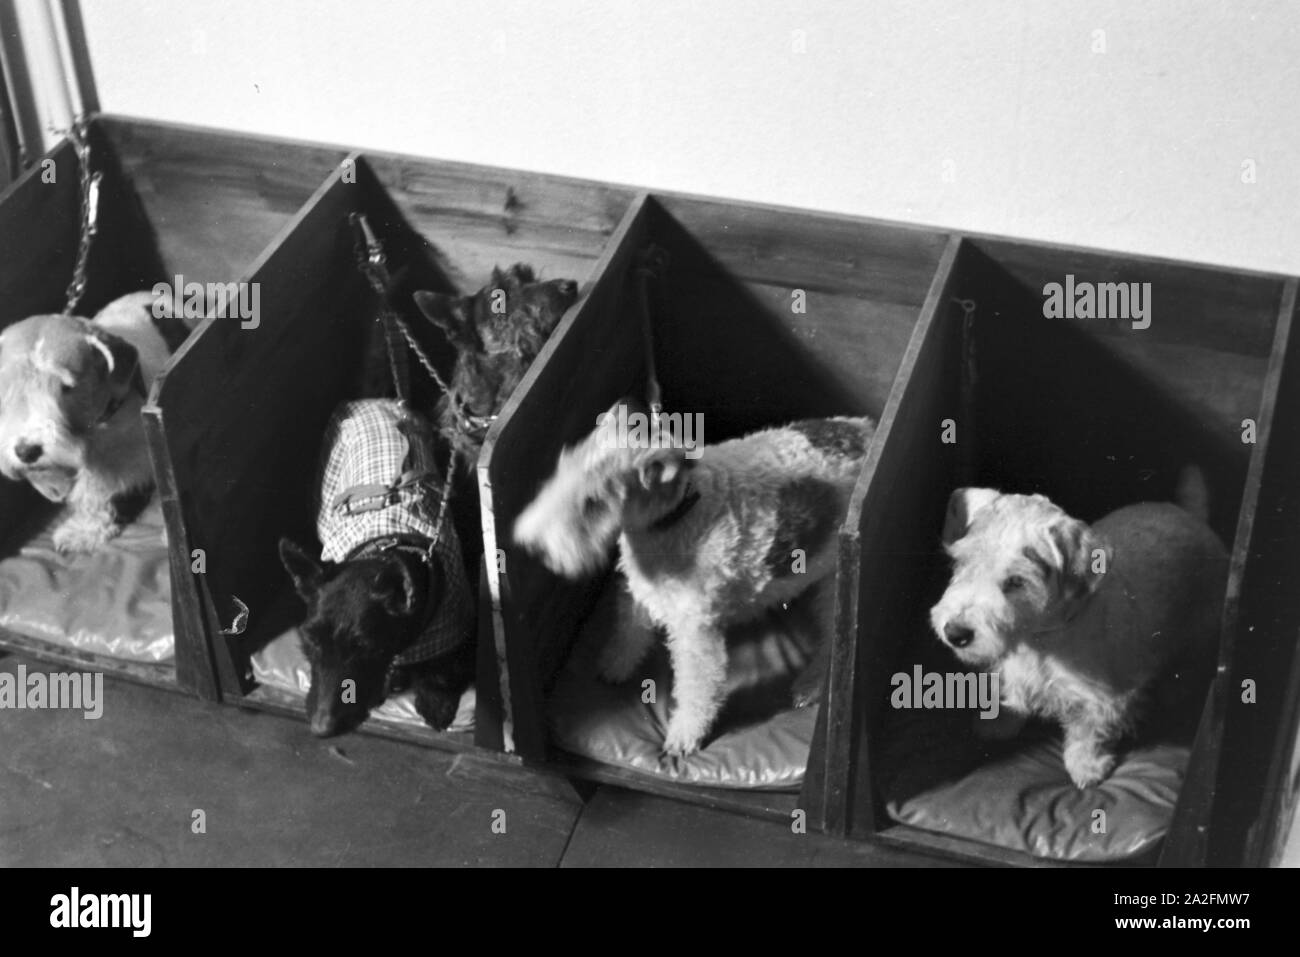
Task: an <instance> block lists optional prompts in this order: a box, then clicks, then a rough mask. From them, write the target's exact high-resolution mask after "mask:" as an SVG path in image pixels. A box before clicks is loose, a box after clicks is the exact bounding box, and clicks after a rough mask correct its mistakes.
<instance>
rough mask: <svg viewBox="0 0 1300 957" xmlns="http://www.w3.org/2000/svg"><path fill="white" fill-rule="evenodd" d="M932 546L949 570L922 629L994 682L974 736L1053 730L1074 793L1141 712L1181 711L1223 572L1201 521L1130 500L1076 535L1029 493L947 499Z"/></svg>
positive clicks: (973, 491) (1208, 633)
mask: <svg viewBox="0 0 1300 957" xmlns="http://www.w3.org/2000/svg"><path fill="white" fill-rule="evenodd" d="M943 544H944V547H945V549H946V550H947V552H948V554H949V555H950V556H951V557H952V559H953V563H954V567H953V573H952V579H951V581H950V583H949V585H948V587H947V590H946V591H945V592H944V593H943V597H942V598H940V600H939V602H938V604H936V605H935V606H934V607H933V608H932V609H931V611H930V623H931V626H932V627H933V628H934V632H935V634H936V635H937V636H938V637H939V639H940V640H941V641H943V642H944V643H946V644H947V645H948V646H949V647H950V648H952V650H953V651H954V652H955V653H956V655H957V657H958V658H959V659H961V660H962V661H963V662H965V663H967V664H970V665H974V666H976V667H979V668H982V669H985V670H988V671H996V672H999V673H1000V675H1001V689H1002V691H1001V694H1002V709H1001V714H1000V715H999V717H998V718H997V719H996V720H995V721H991V722H977V723H976V724H977V728H978V726H984V727H983V729H982V730H984V731H985V732H987V734H986V736H991V737H1004V738H1009V737H1014V736H1015V734H1016V733H1018V732H1019V730H1020V728H1021V726H1022V725H1023V724H1024V722H1025V720H1026V719H1027V718H1028V717H1031V716H1036V717H1042V718H1047V719H1050V720H1053V721H1056V722H1058V723H1059V724H1061V725H1062V726H1063V728H1064V731H1065V754H1064V757H1065V769H1066V771H1067V772H1068V773H1069V775H1070V779H1071V780H1072V781H1073V782H1074V784H1075V785H1076V786H1077V787H1079V788H1087V787H1091V786H1092V785H1095V784H1098V783H1100V782H1101V781H1102V780H1104V779H1105V778H1106V777H1107V776H1108V775H1109V774H1110V773H1111V771H1112V770H1113V769H1114V767H1115V762H1116V751H1117V745H1118V744H1119V742H1120V741H1121V740H1123V739H1124V738H1125V737H1126V736H1129V735H1131V734H1133V733H1134V732H1135V731H1136V730H1137V726H1138V724H1139V722H1140V721H1141V719H1142V718H1143V715H1144V714H1145V713H1146V711H1147V706H1148V704H1152V705H1156V704H1160V705H1162V706H1164V705H1168V706H1170V707H1178V705H1176V704H1175V702H1176V701H1179V700H1181V701H1182V703H1184V704H1185V703H1187V702H1188V701H1190V700H1193V699H1192V698H1191V696H1192V695H1193V694H1194V693H1195V691H1196V690H1198V689H1197V688H1196V687H1195V686H1196V685H1197V683H1198V681H1199V679H1200V677H1201V673H1202V672H1201V669H1204V668H1205V667H1206V666H1207V664H1208V663H1209V662H1210V661H1211V660H1212V655H1213V648H1214V647H1215V639H1216V635H1217V628H1218V622H1219V613H1220V610H1221V607H1222V600H1223V590H1224V581H1225V577H1226V574H1227V562H1228V559H1227V554H1226V552H1225V551H1224V548H1223V546H1222V545H1221V544H1220V542H1219V540H1218V538H1217V537H1216V536H1215V534H1214V533H1213V532H1212V531H1211V530H1210V528H1209V527H1208V526H1207V525H1206V524H1205V522H1204V521H1203V520H1202V519H1201V518H1200V517H1197V516H1194V515H1192V514H1191V513H1189V512H1188V511H1186V510H1184V509H1183V508H1180V507H1179V506H1177V505H1174V504H1171V503H1143V504H1138V505H1129V506H1126V507H1124V508H1121V509H1119V510H1117V511H1115V512H1112V513H1110V514H1109V515H1107V516H1105V517H1104V518H1102V519H1101V520H1100V521H1098V522H1096V523H1095V524H1093V525H1092V526H1089V525H1086V524H1085V523H1083V522H1081V521H1079V520H1078V519H1075V518H1071V517H1070V516H1069V515H1067V514H1066V513H1065V512H1064V511H1062V510H1061V509H1060V508H1058V507H1057V506H1056V505H1054V504H1052V502H1050V501H1049V500H1048V499H1046V498H1044V497H1043V496H1041V495H1004V494H1002V493H1000V492H998V491H995V490H993V489H987V488H959V489H957V490H956V491H954V492H953V493H952V496H951V497H950V499H949V502H948V513H947V518H946V521H945V523H944V531H943ZM1201 690H1203V687H1202V689H1201ZM990 726H992V727H990Z"/></svg>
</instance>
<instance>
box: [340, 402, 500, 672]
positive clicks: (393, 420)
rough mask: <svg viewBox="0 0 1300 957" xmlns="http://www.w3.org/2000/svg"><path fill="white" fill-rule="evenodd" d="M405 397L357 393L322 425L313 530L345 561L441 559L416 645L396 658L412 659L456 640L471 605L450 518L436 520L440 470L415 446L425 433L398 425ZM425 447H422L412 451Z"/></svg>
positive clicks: (469, 621)
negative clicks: (386, 556)
mask: <svg viewBox="0 0 1300 957" xmlns="http://www.w3.org/2000/svg"><path fill="white" fill-rule="evenodd" d="M403 417H404V413H403V408H402V404H401V403H400V402H398V401H396V400H392V399H362V400H358V401H354V402H347V403H344V404H343V405H341V406H339V408H338V409H337V410H336V411H335V413H334V415H333V417H332V418H331V419H330V422H329V425H328V426H327V427H326V429H325V437H324V441H323V447H324V449H325V450H326V451H325V459H324V461H323V462H322V467H321V481H320V484H319V496H320V497H319V500H318V504H317V513H316V514H317V518H316V532H317V535H318V536H319V538H320V540H321V544H322V546H323V547H322V548H321V558H322V559H323V560H325V561H329V562H343V561H347V560H349V559H352V558H357V557H361V556H364V555H372V554H375V553H382V552H385V551H388V550H391V549H402V550H406V551H411V552H414V553H416V554H418V555H419V556H420V558H421V560H422V561H423V562H424V563H425V565H426V566H427V567H428V568H429V569H430V573H431V574H432V571H433V564H434V563H435V562H437V563H438V565H439V566H440V567H441V569H442V572H443V576H444V584H443V587H442V592H443V594H442V595H441V599H442V600H441V601H440V602H439V601H436V599H435V596H433V595H430V596H429V600H428V605H429V608H430V609H435V608H436V611H437V614H430V615H429V616H428V620H427V621H426V622H425V625H424V629H423V631H422V632H421V634H420V637H419V639H418V640H417V641H416V643H415V644H414V645H412V646H411V647H410V648H408V649H406V650H405V651H404V652H402V654H401V655H399V656H398V657H397V659H396V660H395V661H394V666H400V665H409V664H413V663H415V662H418V661H425V660H427V659H429V658H434V657H437V656H439V655H442V654H445V653H447V652H449V651H451V650H453V649H455V648H457V647H459V646H460V645H461V644H462V643H463V642H464V641H465V640H466V639H467V638H468V637H469V634H470V631H471V630H472V627H473V614H474V608H473V605H472V602H471V599H470V592H469V585H468V583H467V582H466V579H465V567H464V559H463V558H462V556H461V551H460V540H459V538H458V537H457V535H456V530H455V528H454V527H453V526H452V523H451V521H450V520H449V519H448V518H447V517H446V516H445V513H444V515H443V518H442V521H441V523H440V522H439V517H438V516H439V504H440V503H439V494H438V493H439V489H440V488H441V487H442V480H441V477H440V476H439V475H438V474H437V472H436V471H435V470H434V469H433V468H432V467H427V466H425V467H421V466H420V465H419V464H418V463H421V462H432V461H433V456H432V451H433V450H432V448H431V447H430V448H423V449H415V448H412V444H413V443H414V442H425V441H427V439H426V438H424V437H423V436H421V435H419V434H416V433H414V432H412V433H410V435H411V436H412V437H411V438H408V434H407V433H404V432H402V431H401V430H400V429H399V428H398V422H399V421H401V420H402V418H403ZM417 453H422V454H417Z"/></svg>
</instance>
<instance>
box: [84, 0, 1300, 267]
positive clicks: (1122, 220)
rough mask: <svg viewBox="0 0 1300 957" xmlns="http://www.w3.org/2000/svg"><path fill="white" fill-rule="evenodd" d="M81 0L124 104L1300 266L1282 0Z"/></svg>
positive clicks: (1294, 119)
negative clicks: (1250, 178)
mask: <svg viewBox="0 0 1300 957" xmlns="http://www.w3.org/2000/svg"><path fill="white" fill-rule="evenodd" d="M81 2H82V6H83V16H84V19H85V22H86V28H87V33H88V34H89V37H90V46H91V53H92V58H93V63H94V69H95V73H96V76H97V79H98V85H99V93H100V100H101V103H102V106H103V108H104V109H105V110H106V111H112V112H118V113H127V114H135V115H140V116H148V117H155V118H160V119H167V120H175V121H183V122H189V123H197V124H201V125H212V126H221V127H230V128H235V129H240V130H250V131H258V132H265V133H271V134H279V135H284V136H290V137H299V138H307V139H319V140H326V141H331V142H338V143H343V144H347V145H355V146H363V147H372V148H378V149H388V150H395V151H403V152H412V153H419V154H425V155H432V156H441V157H447V158H454V159H462V160H469V161H473V162H483V163H491V164H497V165H505V166H516V167H524V168H529V169H536V170H542V171H548V172H556V173H565V174H570V175H574V176H582V177H590V178H594V179H604V180H611V181H618V182H626V183H631V184H636V185H644V186H652V187H654V186H657V187H661V188H671V189H677V190H684V191H690V192H699V193H706V194H713V195H721V196H734V197H739V198H743V199H751V200H760V201H766V202H772V203H780V204H788V205H793V206H804V207H813V208H818V209H827V210H836V211H841V212H847V213H856V214H864V215H871V216H879V217H884V218H888V219H901V220H909V221H914V222H922V223H930V224H937V225H942V226H949V227H957V228H964V229H970V230H978V231H986V232H995V233H1005V234H1009V235H1015V236H1024V237H1030V238H1040V239H1048V240H1056V241H1061V242H1069V243H1077V244H1081V245H1089V246H1099V247H1105V248H1111V249H1119V250H1131V251H1138V252H1145V253H1151V254H1157V255H1165V256H1170V257H1175V258H1182V259H1193V260H1202V261H1208V262H1218V263H1224V264H1230V265H1235V266H1242V267H1250V268H1256V269H1264V270H1275V271H1282V272H1291V273H1300V228H1297V221H1298V220H1300V110H1298V107H1300V4H1298V3H1291V2H1287V0H1276V2H1265V0H1223V2H1210V0H1200V2H1195V0H1134V2H1118V0H1116V2H1108V0H1038V2H1035V0H1019V2H1016V0H1002V2H992V0H929V2H917V0H906V2H904V0H897V2H896V0H869V2H849V0H844V2H836V0H805V2H795V0H789V2H782V0H713V2H703V0H696V2H688V0H651V2H633V0H606V2H597V0H546V2H518V0H474V2H472V3H466V2H464V0H460V2H452V0H383V2H368V0H312V2H308V0H275V2H265V0H184V2H176V0H81ZM1098 31H1103V32H1098ZM1103 43H1104V52H1099V51H1100V49H1101V46H1102V44H1103ZM801 49H802V52H801ZM1249 163H1253V165H1254V170H1255V178H1256V182H1254V183H1245V182H1243V181H1242V180H1243V164H1249Z"/></svg>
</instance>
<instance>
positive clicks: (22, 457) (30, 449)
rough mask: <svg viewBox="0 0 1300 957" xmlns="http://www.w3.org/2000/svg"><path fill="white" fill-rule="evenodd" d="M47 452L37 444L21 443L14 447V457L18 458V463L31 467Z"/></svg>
mask: <svg viewBox="0 0 1300 957" xmlns="http://www.w3.org/2000/svg"><path fill="white" fill-rule="evenodd" d="M44 451H45V450H44V449H43V448H41V447H40V446H39V445H37V444H36V443H35V442H19V443H18V444H17V445H15V446H14V455H16V456H18V461H19V462H22V463H23V465H31V464H32V463H33V462H35V461H37V460H38V459H39V458H40V457H41V453H42V452H44Z"/></svg>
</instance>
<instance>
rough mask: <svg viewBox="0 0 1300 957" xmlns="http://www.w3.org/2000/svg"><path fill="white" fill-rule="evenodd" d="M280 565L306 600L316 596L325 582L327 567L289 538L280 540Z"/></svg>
mask: <svg viewBox="0 0 1300 957" xmlns="http://www.w3.org/2000/svg"><path fill="white" fill-rule="evenodd" d="M280 564H282V565H284V570H285V571H287V572H288V573H289V577H290V578H292V579H293V587H294V588H295V589H296V590H297V592H298V594H299V595H301V596H302V598H303V599H304V600H307V599H310V598H311V597H312V596H313V595H315V594H316V592H317V591H319V590H320V586H321V584H322V583H323V582H324V581H325V567H324V566H323V565H321V564H320V563H319V562H317V561H316V560H315V559H313V558H312V557H311V556H310V555H308V554H307V553H306V552H304V551H303V550H302V549H301V548H299V547H298V546H297V545H295V544H294V543H293V542H291V541H289V539H287V538H282V539H280Z"/></svg>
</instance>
